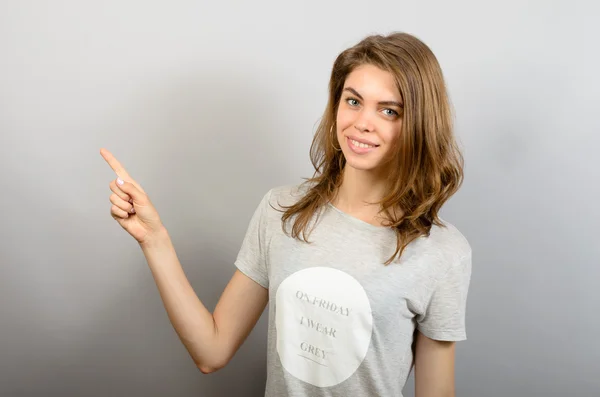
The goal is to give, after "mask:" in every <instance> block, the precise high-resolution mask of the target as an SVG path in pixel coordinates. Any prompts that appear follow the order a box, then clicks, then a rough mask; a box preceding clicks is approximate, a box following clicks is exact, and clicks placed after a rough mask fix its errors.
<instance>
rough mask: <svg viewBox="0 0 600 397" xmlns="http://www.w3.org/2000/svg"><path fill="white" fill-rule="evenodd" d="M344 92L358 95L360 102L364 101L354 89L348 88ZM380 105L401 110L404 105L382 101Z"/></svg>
mask: <svg viewBox="0 0 600 397" xmlns="http://www.w3.org/2000/svg"><path fill="white" fill-rule="evenodd" d="M344 91H349V92H351V93H353V94H354V95H356V96H357V97H358V98H359V99H360V100H364V99H363V97H362V95H360V94H359V93H358V91H356V90H355V89H354V88H352V87H346V88H344ZM379 105H383V106H398V107H399V108H401V107H402V103H400V102H397V101H381V102H379Z"/></svg>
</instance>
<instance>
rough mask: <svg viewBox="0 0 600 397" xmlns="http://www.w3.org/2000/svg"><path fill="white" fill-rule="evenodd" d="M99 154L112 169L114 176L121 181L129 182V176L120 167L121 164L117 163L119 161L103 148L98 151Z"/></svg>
mask: <svg viewBox="0 0 600 397" xmlns="http://www.w3.org/2000/svg"><path fill="white" fill-rule="evenodd" d="M100 154H101V155H102V157H103V158H104V160H106V162H107V163H108V165H109V166H110V168H112V169H113V171H114V172H115V174H117V176H119V177H120V178H121V179H126V180H131V177H130V176H129V174H128V173H127V171H126V170H125V168H124V167H123V166H122V165H121V163H119V160H117V159H116V158H115V156H113V154H112V153H111V152H109V151H108V150H106V149H104V148H103V149H100Z"/></svg>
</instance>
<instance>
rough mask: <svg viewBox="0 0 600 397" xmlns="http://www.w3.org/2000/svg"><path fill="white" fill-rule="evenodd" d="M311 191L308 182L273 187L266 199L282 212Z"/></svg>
mask: <svg viewBox="0 0 600 397" xmlns="http://www.w3.org/2000/svg"><path fill="white" fill-rule="evenodd" d="M309 190H310V184H308V183H306V182H302V183H295V184H287V185H279V186H275V187H272V188H271V189H270V190H269V191H268V192H267V194H266V198H267V200H268V202H269V204H270V205H271V207H274V208H275V209H279V210H281V209H282V208H283V207H287V206H290V205H293V204H295V203H297V202H298V201H299V200H300V199H301V198H302V197H304V195H306V193H307V192H308V191H309Z"/></svg>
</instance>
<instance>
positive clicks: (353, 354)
mask: <svg viewBox="0 0 600 397" xmlns="http://www.w3.org/2000/svg"><path fill="white" fill-rule="evenodd" d="M101 153H102V156H103V157H104V158H105V159H106V161H107V162H108V163H109V164H110V166H111V167H112V168H113V170H114V171H115V172H116V174H117V176H118V178H117V179H116V180H115V181H112V182H111V183H110V189H111V190H112V192H113V194H112V195H111V197H110V201H111V202H112V204H113V206H112V208H111V213H112V215H113V217H114V218H115V219H116V220H117V222H119V224H120V225H121V226H122V227H123V228H124V229H125V230H126V231H127V232H129V234H131V235H132V236H133V237H134V238H135V239H136V240H137V241H138V242H139V244H140V246H141V248H142V250H143V253H144V255H145V257H146V259H147V261H148V265H149V267H150V270H151V271H152V274H153V276H154V279H155V281H156V284H157V286H158V289H159V291H160V294H161V298H162V300H163V302H164V305H165V308H166V310H167V313H168V316H169V318H170V320H171V323H172V324H173V326H174V328H175V330H176V331H177V333H178V335H179V337H180V338H181V341H182V342H183V343H184V345H185V346H186V348H187V350H188V351H189V353H190V355H191V357H192V358H193V359H194V361H195V363H196V365H197V366H198V368H199V369H200V370H201V371H202V372H203V373H210V372H213V371H216V370H218V369H220V368H222V367H223V366H225V365H226V364H227V363H228V362H229V360H231V358H232V357H233V355H234V354H235V352H236V351H237V350H238V348H239V347H240V345H241V344H242V343H243V341H244V340H245V338H246V337H247V335H248V334H249V332H250V331H251V330H252V328H253V327H254V325H255V324H256V322H257V320H258V318H259V317H260V315H261V313H262V312H263V310H264V309H265V307H266V305H267V303H269V313H268V314H269V326H268V351H267V385H266V393H265V394H266V395H267V396H277V397H279V396H287V395H294V396H401V395H402V388H403V386H404V384H405V382H406V379H407V377H408V375H409V373H410V371H411V369H412V368H413V365H414V369H415V388H416V396H417V397H425V396H427V397H433V396H436V397H442V396H454V360H455V345H454V343H455V342H456V341H460V340H463V339H466V333H465V309H466V300H467V291H468V287H469V282H470V276H471V248H470V246H469V243H468V242H467V240H466V239H465V238H464V236H463V235H462V234H461V233H460V232H459V231H458V230H457V229H456V228H455V227H454V226H452V225H451V224H450V223H448V222H445V221H442V220H441V219H440V218H439V216H438V212H439V210H440V208H441V207H442V205H443V204H444V203H445V202H446V201H447V200H448V199H449V198H450V197H451V196H452V195H453V194H454V193H455V192H456V191H457V189H458V188H459V186H460V185H461V183H462V177H463V171H462V168H463V164H462V162H463V160H462V156H461V154H460V152H459V150H458V149H457V145H456V142H455V137H454V135H453V129H452V120H451V111H450V106H449V103H448V97H447V94H446V89H445V83H444V79H443V76H442V72H441V70H440V66H439V64H438V62H437V60H436V58H435V56H434V55H433V54H432V52H431V51H430V49H429V48H428V47H427V46H426V45H425V44H423V43H422V42H421V41H420V40H418V39H417V38H415V37H414V36H411V35H409V34H404V33H395V34H391V35H388V36H381V35H376V36H369V37H366V38H365V39H363V40H362V41H361V42H359V43H358V44H357V45H355V46H354V47H352V48H349V49H347V50H345V51H344V52H342V53H341V54H340V55H339V56H338V58H337V59H336V61H335V63H334V65H333V70H332V73H331V80H330V83H329V102H328V104H327V108H326V110H325V113H324V115H323V118H322V120H321V123H320V125H319V127H318V130H317V132H316V135H315V138H314V141H313V145H312V147H311V160H312V162H313V164H314V166H315V169H316V172H315V175H314V177H313V178H311V179H309V180H308V181H306V182H305V183H302V184H298V185H294V186H283V187H277V188H273V189H272V190H270V191H269V192H267V194H265V196H264V197H263V199H262V201H261V203H260V205H259V206H258V208H257V209H256V211H255V213H254V216H253V217H252V220H251V222H250V225H249V227H248V230H247V233H246V236H245V238H244V241H243V243H242V246H241V250H240V252H239V254H238V257H237V260H236V262H235V265H236V267H237V269H236V271H235V272H234V274H233V277H232V279H231V281H230V282H229V284H228V285H227V287H226V288H225V290H224V292H223V294H222V296H221V298H220V300H219V302H218V304H217V306H216V308H215V310H214V312H213V313H211V312H210V311H208V310H207V309H206V307H205V306H204V305H203V304H202V303H201V302H200V300H199V299H198V298H197V296H196V294H195V293H194V291H193V289H192V287H191V286H190V284H189V282H188V280H187V278H186V276H185V275H184V272H183V271H182V268H181V265H180V263H179V261H178V258H177V255H176V253H175V250H174V248H173V245H172V243H171V240H170V239H169V234H168V232H167V230H166V229H165V227H164V226H163V225H162V223H161V220H160V218H159V215H158V213H157V211H156V210H155V208H154V207H153V205H152V203H151V202H150V199H149V198H148V196H147V194H146V193H145V192H144V190H143V189H142V188H141V187H140V186H139V184H137V183H136V182H135V181H134V180H133V178H131V177H130V176H129V174H128V173H127V172H126V171H125V170H124V169H123V167H122V166H121V165H120V164H119V162H118V161H117V160H116V159H115V158H114V157H113V156H112V155H111V154H110V153H109V152H108V151H106V150H104V149H102V150H101Z"/></svg>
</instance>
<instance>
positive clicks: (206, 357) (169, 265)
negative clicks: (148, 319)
mask: <svg viewBox="0 0 600 397" xmlns="http://www.w3.org/2000/svg"><path fill="white" fill-rule="evenodd" d="M141 248H142V251H143V253H144V256H145V257H146V261H147V262H148V266H149V267H150V270H151V272H152V276H153V277H154V281H155V282H156V285H157V287H158V290H159V293H160V296H161V298H162V301H163V304H164V307H165V309H166V310H167V314H168V316H169V320H170V321H171V324H172V325H173V327H174V328H175V331H176V332H177V334H178V335H179V338H180V339H181V341H182V343H183V344H184V345H185V347H186V349H187V350H188V352H189V354H190V356H191V357H192V359H193V360H194V362H195V363H196V365H197V366H198V368H200V369H201V370H203V372H210V370H211V369H212V368H219V367H221V366H222V365H224V364H223V363H222V361H223V360H224V358H223V357H220V356H221V353H220V351H219V348H218V344H217V343H216V335H217V333H216V330H215V323H214V318H213V315H212V313H211V312H209V311H208V310H207V309H206V307H205V306H204V305H203V304H202V302H201V301H200V299H199V298H198V296H197V295H196V293H195V292H194V290H193V288H192V286H191V285H190V283H189V281H188V279H187V277H186V276H185V273H184V271H183V268H182V267H181V264H180V262H179V259H178V258H177V254H176V252H175V248H174V247H173V243H172V241H171V238H170V236H169V233H168V232H167V230H166V229H163V230H161V232H160V233H158V234H157V235H156V236H155V237H153V238H152V239H150V240H149V242H148V243H145V244H143V245H141Z"/></svg>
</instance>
